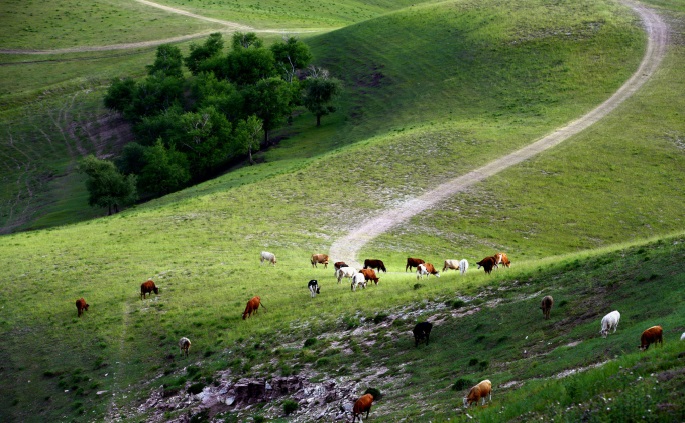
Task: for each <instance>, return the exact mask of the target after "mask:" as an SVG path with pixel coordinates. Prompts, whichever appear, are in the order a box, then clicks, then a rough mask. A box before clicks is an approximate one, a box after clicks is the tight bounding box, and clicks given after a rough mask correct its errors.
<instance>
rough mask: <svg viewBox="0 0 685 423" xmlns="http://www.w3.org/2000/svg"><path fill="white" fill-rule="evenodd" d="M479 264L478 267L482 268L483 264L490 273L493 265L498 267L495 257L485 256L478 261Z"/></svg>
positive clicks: (486, 271)
mask: <svg viewBox="0 0 685 423" xmlns="http://www.w3.org/2000/svg"><path fill="white" fill-rule="evenodd" d="M476 264H477V265H478V268H479V269H480V268H481V266H482V267H483V269H484V270H485V273H488V274H489V273H490V272H492V268H493V267H497V263H496V262H495V258H494V257H485V258H484V259H483V260H481V261H479V262H478V263H476Z"/></svg>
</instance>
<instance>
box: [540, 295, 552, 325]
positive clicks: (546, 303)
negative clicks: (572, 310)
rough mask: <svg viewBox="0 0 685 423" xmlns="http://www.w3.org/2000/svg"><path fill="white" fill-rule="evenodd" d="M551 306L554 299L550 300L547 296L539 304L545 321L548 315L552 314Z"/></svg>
mask: <svg viewBox="0 0 685 423" xmlns="http://www.w3.org/2000/svg"><path fill="white" fill-rule="evenodd" d="M553 305H554V298H552V296H551V295H547V296H546V297H545V298H543V299H542V302H541V303H540V308H541V309H542V314H543V315H544V316H545V319H549V315H550V313H551V312H552V306H553Z"/></svg>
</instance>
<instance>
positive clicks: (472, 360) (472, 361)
mask: <svg viewBox="0 0 685 423" xmlns="http://www.w3.org/2000/svg"><path fill="white" fill-rule="evenodd" d="M476 364H478V359H477V358H472V359H471V360H469V366H475V365H476Z"/></svg>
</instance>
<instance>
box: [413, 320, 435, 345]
mask: <svg viewBox="0 0 685 423" xmlns="http://www.w3.org/2000/svg"><path fill="white" fill-rule="evenodd" d="M431 330H433V324H432V323H431V322H421V323H417V324H416V326H414V330H413V332H414V343H415V346H416V347H418V346H419V342H420V341H423V340H424V339H425V340H426V345H428V342H429V338H430V334H431Z"/></svg>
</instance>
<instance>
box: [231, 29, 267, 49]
mask: <svg viewBox="0 0 685 423" xmlns="http://www.w3.org/2000/svg"><path fill="white" fill-rule="evenodd" d="M231 46H232V47H233V50H239V49H241V48H250V47H254V48H262V47H263V46H264V42H263V41H262V40H260V39H259V37H257V34H255V33H254V32H248V33H243V32H236V33H234V34H233V38H232V42H231Z"/></svg>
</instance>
